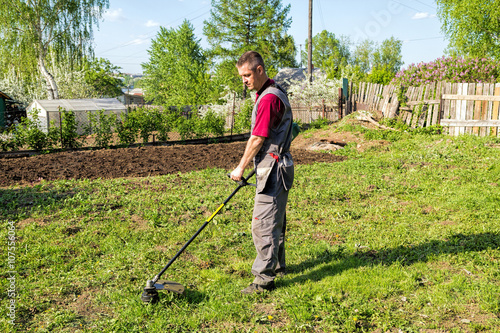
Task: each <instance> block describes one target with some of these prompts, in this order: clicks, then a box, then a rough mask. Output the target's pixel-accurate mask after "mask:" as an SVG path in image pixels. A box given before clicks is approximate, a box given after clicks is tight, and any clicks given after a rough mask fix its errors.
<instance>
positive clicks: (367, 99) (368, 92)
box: [365, 83, 373, 105]
mask: <svg viewBox="0 0 500 333" xmlns="http://www.w3.org/2000/svg"><path fill="white" fill-rule="evenodd" d="M372 96H373V84H372V83H368V84H367V86H366V96H365V103H366V104H368V105H371V98H372Z"/></svg>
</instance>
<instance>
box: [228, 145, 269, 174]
mask: <svg viewBox="0 0 500 333" xmlns="http://www.w3.org/2000/svg"><path fill="white" fill-rule="evenodd" d="M265 140H266V138H265V137H264V136H257V135H252V136H250V139H248V142H247V146H246V148H245V153H243V157H242V158H241V161H240V164H238V166H237V167H236V169H234V170H233V171H232V172H231V179H232V180H236V181H240V180H241V177H243V173H244V172H245V168H246V167H247V165H248V164H249V163H250V162H251V161H252V160H253V158H254V157H255V155H257V153H258V152H259V150H260V148H261V147H262V145H263V144H264V141H265Z"/></svg>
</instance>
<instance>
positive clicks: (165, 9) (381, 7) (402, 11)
mask: <svg viewBox="0 0 500 333" xmlns="http://www.w3.org/2000/svg"><path fill="white" fill-rule="evenodd" d="M282 3H283V5H288V4H290V5H291V9H290V16H291V18H292V26H291V28H290V29H289V30H288V33H289V34H291V35H292V36H293V37H294V39H295V43H296V45H297V48H298V49H300V48H302V49H304V48H305V45H304V43H305V40H306V39H307V33H308V32H307V25H308V8H309V1H308V0H283V1H282ZM210 9H211V2H210V1H209V0H142V1H131V0H120V1H118V0H110V8H109V10H108V11H107V12H106V14H105V15H104V20H103V21H102V22H101V23H100V24H99V28H98V29H96V30H95V32H94V43H95V53H96V56H98V57H102V58H107V59H109V60H110V61H111V62H112V63H113V64H115V65H117V66H119V67H121V68H122V71H123V72H127V73H141V72H142V67H141V63H144V62H147V61H148V53H147V50H148V49H149V47H150V45H151V39H152V38H154V37H155V36H156V33H157V31H158V29H159V26H163V27H166V28H176V27H178V26H179V25H180V24H182V22H183V20H184V19H187V20H189V21H191V23H192V24H193V26H194V27H195V33H196V35H197V37H198V38H199V39H201V45H202V47H204V48H206V47H208V44H207V43H206V42H205V40H204V36H203V21H204V20H208V19H209V17H210ZM322 30H328V31H330V32H333V33H334V34H335V35H336V36H340V35H345V36H348V37H350V39H351V41H352V42H354V43H358V42H360V41H362V40H363V39H371V40H373V41H375V42H377V43H381V42H382V41H383V40H384V39H387V38H390V37H392V36H394V37H395V38H397V39H400V40H402V41H403V48H402V54H403V61H404V65H403V67H407V66H408V65H410V64H412V63H419V62H422V61H424V62H427V61H431V60H434V59H436V58H439V57H441V56H442V55H443V53H444V50H445V48H446V45H447V42H446V41H445V39H444V37H443V33H442V32H441V23H440V22H439V19H438V18H437V17H436V4H435V1H433V0H352V1H340V0H313V35H316V34H317V33H319V32H321V31H322ZM300 44H302V46H300ZM297 59H298V58H297Z"/></svg>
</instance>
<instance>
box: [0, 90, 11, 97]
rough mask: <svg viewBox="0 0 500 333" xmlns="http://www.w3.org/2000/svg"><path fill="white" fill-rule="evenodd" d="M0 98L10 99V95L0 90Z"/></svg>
mask: <svg viewBox="0 0 500 333" xmlns="http://www.w3.org/2000/svg"><path fill="white" fill-rule="evenodd" d="M0 98H3V99H10V97H9V96H8V95H7V94H5V93H4V92H2V91H0Z"/></svg>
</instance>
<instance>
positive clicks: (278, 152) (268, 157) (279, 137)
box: [252, 83, 294, 193]
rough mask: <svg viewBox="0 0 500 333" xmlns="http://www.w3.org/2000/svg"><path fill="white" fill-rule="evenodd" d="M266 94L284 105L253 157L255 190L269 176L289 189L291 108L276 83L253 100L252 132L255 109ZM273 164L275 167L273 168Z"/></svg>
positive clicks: (291, 180)
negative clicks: (279, 116) (283, 109)
mask: <svg viewBox="0 0 500 333" xmlns="http://www.w3.org/2000/svg"><path fill="white" fill-rule="evenodd" d="M267 94H273V95H276V96H277V97H278V98H279V99H280V100H281V101H282V102H283V105H284V106H285V112H284V114H283V117H282V118H281V122H280V123H279V124H278V126H276V128H270V129H269V133H268V137H267V138H266V139H265V140H264V144H263V145H262V148H261V149H260V151H259V152H258V153H257V155H256V156H255V158H254V165H255V168H256V171H257V192H259V193H260V192H262V191H263V190H264V188H265V187H266V184H267V181H268V178H269V176H271V177H276V178H277V179H276V180H277V181H278V183H282V185H283V187H284V188H285V190H287V191H288V190H289V189H290V187H292V183H293V172H294V168H293V160H292V155H291V154H290V144H291V142H292V123H293V116H292V108H291V106H290V102H289V101H288V96H287V95H286V93H285V92H284V91H283V90H282V89H281V87H279V86H278V85H277V84H276V83H275V84H272V85H270V86H269V87H267V88H266V89H265V90H264V91H263V92H262V93H261V94H260V96H259V98H258V99H257V101H256V102H255V106H254V108H253V112H252V132H253V129H254V127H255V120H256V118H257V110H258V108H259V103H260V101H261V100H262V98H263V97H264V96H265V95H267ZM275 164H277V167H276V168H275Z"/></svg>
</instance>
